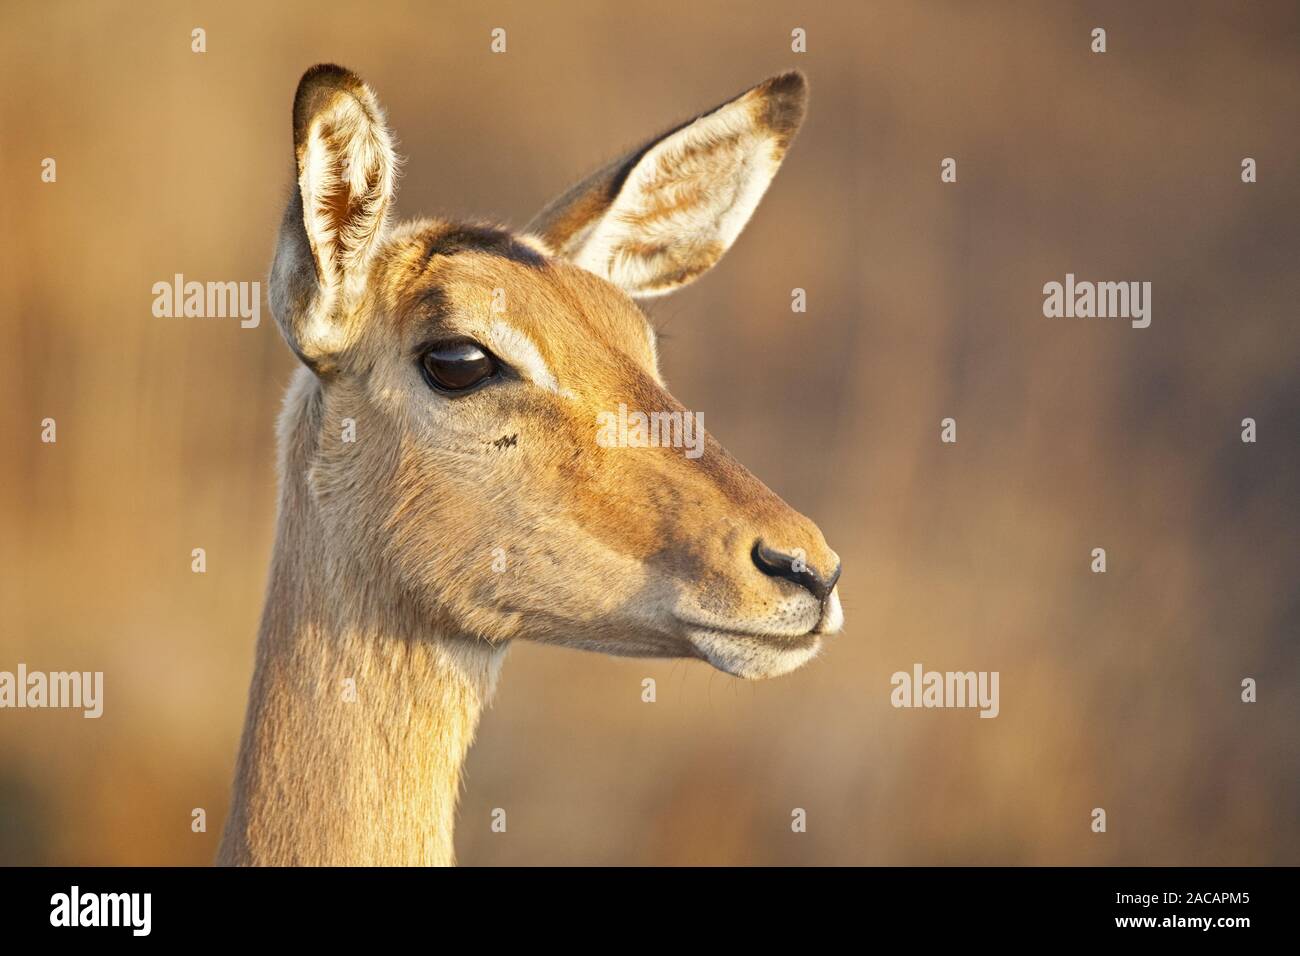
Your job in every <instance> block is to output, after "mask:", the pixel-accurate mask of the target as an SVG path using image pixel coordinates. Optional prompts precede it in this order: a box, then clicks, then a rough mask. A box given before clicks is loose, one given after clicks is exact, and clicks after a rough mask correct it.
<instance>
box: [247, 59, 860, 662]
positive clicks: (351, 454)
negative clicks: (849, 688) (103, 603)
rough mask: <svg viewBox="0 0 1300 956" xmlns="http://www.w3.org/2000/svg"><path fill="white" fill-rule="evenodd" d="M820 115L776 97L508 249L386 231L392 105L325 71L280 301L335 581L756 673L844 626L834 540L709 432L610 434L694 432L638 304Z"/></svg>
mask: <svg viewBox="0 0 1300 956" xmlns="http://www.w3.org/2000/svg"><path fill="white" fill-rule="evenodd" d="M805 96H806V91H805V85H804V80H803V78H802V77H801V76H800V75H799V74H796V73H790V74H785V75H782V76H777V77H773V78H772V79H770V80H768V81H766V82H764V83H762V84H760V85H759V86H756V87H754V88H753V89H751V90H749V91H748V92H746V93H745V94H743V95H741V96H739V97H737V98H736V99H734V100H731V101H730V102H728V103H726V104H724V105H722V106H721V107H719V108H718V109H716V110H713V111H712V112H710V113H706V114H704V115H703V116H701V117H700V118H698V119H696V120H694V121H693V122H691V123H688V124H686V125H684V126H681V127H679V128H678V129H676V130H674V131H673V132H670V133H668V134H665V135H663V136H660V137H657V138H655V139H653V140H651V141H650V142H648V143H647V144H645V145H644V146H643V147H641V148H640V149H637V150H635V151H633V152H632V153H631V154H629V155H628V156H626V157H623V158H621V159H619V160H617V161H616V162H614V163H611V164H610V165H609V166H607V167H605V168H604V169H603V170H601V171H599V172H597V173H596V174H594V175H593V176H591V177H590V178H588V179H587V180H586V181H584V182H582V183H580V184H579V185H577V186H576V187H574V188H573V189H572V190H570V191H569V192H568V193H566V194H564V195H563V196H562V197H560V198H559V199H557V200H556V201H555V202H553V203H552V204H551V205H549V206H548V207H547V208H546V209H545V210H543V211H542V212H541V213H540V214H539V215H538V217H537V218H536V219H535V220H534V221H533V222H532V223H531V224H530V225H529V226H528V227H527V228H526V229H525V230H524V231H522V232H518V233H512V232H509V231H506V230H504V229H500V228H496V227H492V226H485V225H480V224H464V223H460V224H457V223H450V222H443V221H438V220H423V221H417V222H412V223H406V224H403V225H400V226H392V225H390V223H389V221H388V211H389V207H390V204H391V199H392V195H393V188H394V179H395V166H396V161H395V158H394V155H393V150H392V146H391V142H390V138H389V134H388V131H387V129H386V128H385V125H384V117H383V114H382V112H381V110H380V108H379V105H378V103H377V101H376V99H375V97H374V95H373V94H372V93H371V91H370V90H369V88H368V87H366V85H365V84H364V83H362V82H361V81H360V80H359V79H358V78H357V77H356V76H354V75H353V74H351V73H349V72H348V71H346V70H343V69H341V68H339V67H334V66H318V67H315V68H313V69H311V70H309V71H308V72H307V74H306V75H305V76H304V77H303V79H302V81H301V83H300V85H299V87H298V93H297V96H296V98H295V101H294V113H293V132H294V145H295V152H296V157H297V180H298V183H297V186H298V188H297V190H296V192H295V194H294V195H293V198H292V199H291V201H290V204H289V209H288V211H287V213H286V215H285V218H284V223H283V226H282V228H281V233H280V239H279V245H278V248H277V250H276V256H275V263H274V267H273V270H272V277H271V303H272V307H273V309H274V312H275V316H276V319H277V321H278V323H279V325H280V328H281V330H282V331H283V333H284V336H285V338H286V340H287V341H288V343H289V345H290V346H291V347H292V349H293V350H294V352H295V353H296V354H297V355H298V356H299V358H300V359H301V360H302V361H303V363H304V365H305V366H306V368H307V369H308V370H310V371H302V372H300V373H299V374H300V376H301V381H300V383H299V386H298V388H299V394H300V396H301V397H303V398H306V399H310V401H311V403H312V407H313V408H314V411H313V413H312V414H311V415H309V416H303V419H302V420H303V421H306V422H307V426H306V427H308V428H309V429H310V430H311V431H312V433H313V434H312V435H311V436H309V441H308V443H307V444H308V448H309V451H308V455H309V459H308V460H309V462H310V464H309V466H308V468H307V474H306V480H307V484H308V487H309V489H310V495H311V499H312V501H313V502H314V507H315V508H316V509H317V510H318V512H319V515H320V520H321V527H323V528H324V535H325V538H326V539H327V540H326V542H324V546H325V547H327V548H328V549H329V550H330V551H331V552H333V553H335V554H337V555H339V556H340V557H341V558H345V559H348V560H344V561H341V562H340V563H339V564H338V565H337V567H340V568H343V567H347V568H352V569H354V571H353V572H351V573H355V569H357V568H363V569H365V571H364V573H365V575H366V577H367V581H366V584H367V586H368V587H369V588H372V589H388V590H387V591H383V592H382V593H388V594H390V596H391V599H392V600H403V601H407V602H410V604H411V606H412V607H414V608H415V609H416V611H417V613H419V614H421V615H427V616H428V617H429V619H430V620H431V621H432V622H433V623H435V624H437V625H438V626H439V627H442V628H444V629H445V630H448V631H450V632H452V633H459V634H468V635H473V636H477V637H480V638H483V639H486V640H489V641H493V642H499V641H505V640H508V639H511V638H516V637H519V638H528V639H534V640H541V641H548V642H552V643H559V644H567V645H571V646H578V647H583V648H588V649H592V650H599V651H604V652H607V653H613V654H627V655H643V656H674V657H676V656H685V657H699V658H704V659H707V660H708V661H710V662H711V663H712V664H713V665H714V666H716V667H718V668H720V669H722V670H725V671H728V672H730V673H733V674H737V675H741V676H745V677H766V676H773V675H776V674H780V673H784V672H786V671H789V670H791V669H793V668H795V667H797V666H799V665H800V664H802V663H803V662H804V661H806V660H808V659H809V658H810V657H811V656H812V655H813V654H814V653H815V652H816V650H817V647H818V643H819V640H820V638H821V636H822V635H824V634H828V633H833V632H834V631H837V630H838V629H839V627H840V623H841V619H842V614H841V611H840V603H839V598H838V595H837V592H836V590H835V581H836V579H837V577H838V575H839V559H838V558H837V557H836V555H835V553H834V552H833V551H831V550H830V548H829V547H828V546H827V545H826V542H825V540H824V539H823V537H822V534H821V532H820V531H819V530H818V529H817V527H816V526H815V525H814V524H813V523H812V522H811V521H809V520H808V519H807V518H805V517H803V516H802V515H800V514H799V513H798V512H796V511H794V510H793V509H792V508H790V507H789V506H788V505H786V504H785V502H783V501H782V500H781V499H780V498H778V497H777V496H776V495H775V494H773V493H772V492H771V491H770V490H768V488H767V487H765V486H764V485H763V484H762V483H761V482H760V481H759V480H758V479H757V478H755V477H754V476H753V475H751V474H750V473H749V472H748V471H746V470H745V469H744V467H742V466H741V465H740V464H739V463H737V462H736V461H735V460H734V459H732V458H731V457H730V456H729V455H728V454H727V453H726V452H725V451H724V450H723V449H722V448H721V447H720V446H719V445H718V444H717V443H716V442H714V441H713V440H712V439H711V438H708V437H707V436H701V437H700V442H701V443H700V444H699V445H697V446H696V447H695V449H694V450H691V449H683V448H681V447H663V444H662V443H661V444H660V445H659V446H658V447H610V443H609V442H607V441H606V442H601V441H600V440H598V435H599V433H600V429H601V423H602V421H603V422H605V423H606V424H607V425H608V423H609V421H610V419H609V417H608V415H610V414H612V415H618V413H619V409H620V405H622V406H625V407H626V408H627V409H628V410H630V412H629V414H632V415H633V422H634V428H635V417H634V414H635V413H636V412H642V413H646V414H650V413H656V412H657V413H664V414H666V415H667V416H670V417H671V416H673V413H677V414H678V415H680V416H683V417H680V418H676V419H672V420H673V424H677V423H678V422H680V423H682V425H683V426H689V425H690V424H693V423H694V419H690V418H689V415H690V413H688V412H686V410H685V409H683V408H682V406H681V405H680V404H679V403H678V402H677V401H676V400H675V399H674V398H673V397H672V395H671V394H669V392H668V390H667V388H666V387H665V385H664V381H663V378H662V377H661V376H660V373H659V367H658V360H657V356H656V352H655V336H654V331H653V330H652V328H651V327H650V325H649V323H648V322H647V321H646V318H645V316H644V315H643V314H642V313H641V311H640V309H639V308H638V307H637V305H636V303H635V301H634V297H645V296H655V295H660V294H663V293H666V292H670V291H672V290H673V289H676V288H678V287H679V286H682V285H685V284H686V283H688V282H690V281H691V280H693V279H694V278H696V277H697V276H699V275H700V274H702V273H703V272H704V271H706V270H707V269H709V268H710V267H711V266H713V265H714V263H716V262H717V261H718V259H719V258H721V256H722V254H723V253H724V252H725V251H726V249H727V248H728V247H729V246H730V245H731V243H732V241H733V240H735V238H736V236H737V235H738V234H739V233H740V231H741V229H742V228H743V227H744V225H745V223H746V221H747V220H748V219H749V216H750V214H751V213H752V212H753V210H754V207H755V206H756V205H757V203H758V201H759V199H760V198H761V197H762V195H763V192H764V191H765V190H766V188H767V186H768V183H769V182H770V181H771V179H772V177H773V175H774V174H775V173H776V170H777V167H778V166H779V165H780V163H781V160H782V158H783V156H784V154H785V151H786V148H787V147H788V145H789V144H790V141H791V139H792V138H793V137H794V135H795V132H796V131H797V129H798V126H799V123H800V120H801V119H802V116H803V110H804V102H805ZM602 416H605V417H602ZM346 419H352V420H353V422H355V426H354V428H355V440H352V441H347V440H344V438H343V436H344V434H345V430H346V428H347V427H348V423H347V422H346V421H345V420H346ZM299 427H302V425H301V423H300V425H299ZM688 437H689V436H688Z"/></svg>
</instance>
